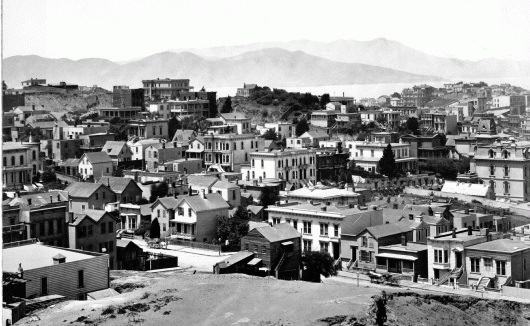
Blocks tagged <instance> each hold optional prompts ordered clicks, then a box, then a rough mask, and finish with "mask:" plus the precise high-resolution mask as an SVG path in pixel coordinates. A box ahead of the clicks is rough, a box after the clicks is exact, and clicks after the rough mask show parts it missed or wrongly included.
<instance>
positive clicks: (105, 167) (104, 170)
mask: <svg viewBox="0 0 530 326" xmlns="http://www.w3.org/2000/svg"><path fill="white" fill-rule="evenodd" d="M78 168H79V175H80V176H81V177H82V178H84V179H88V178H91V177H93V178H95V177H102V176H110V175H112V172H113V171H114V169H115V166H114V163H113V161H112V158H111V157H110V156H109V155H108V154H107V153H106V152H90V153H85V154H83V156H81V159H80V160H79V166H78Z"/></svg>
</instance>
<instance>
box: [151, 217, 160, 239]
mask: <svg viewBox="0 0 530 326" xmlns="http://www.w3.org/2000/svg"><path fill="white" fill-rule="evenodd" d="M149 237H150V238H151V239H158V238H160V223H158V219H157V218H155V219H154V220H153V222H152V223H151V228H150V230H149Z"/></svg>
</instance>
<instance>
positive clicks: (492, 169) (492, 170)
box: [490, 165, 495, 175]
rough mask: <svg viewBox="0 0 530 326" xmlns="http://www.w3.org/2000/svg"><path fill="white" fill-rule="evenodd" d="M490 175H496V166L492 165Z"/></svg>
mask: <svg viewBox="0 0 530 326" xmlns="http://www.w3.org/2000/svg"><path fill="white" fill-rule="evenodd" d="M490 175H495V166H493V165H490Z"/></svg>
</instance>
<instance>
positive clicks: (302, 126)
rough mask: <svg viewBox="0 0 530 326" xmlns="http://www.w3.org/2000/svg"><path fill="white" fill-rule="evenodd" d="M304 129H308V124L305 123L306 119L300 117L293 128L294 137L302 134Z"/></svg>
mask: <svg viewBox="0 0 530 326" xmlns="http://www.w3.org/2000/svg"><path fill="white" fill-rule="evenodd" d="M306 131H309V125H308V124H307V120H306V119H302V120H300V122H298V124H297V125H296V129H295V132H296V137H300V136H302V135H303V134H304V133H305V132H306Z"/></svg>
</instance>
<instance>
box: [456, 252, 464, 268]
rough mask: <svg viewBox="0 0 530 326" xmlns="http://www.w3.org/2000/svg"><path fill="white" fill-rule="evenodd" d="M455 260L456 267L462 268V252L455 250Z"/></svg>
mask: <svg viewBox="0 0 530 326" xmlns="http://www.w3.org/2000/svg"><path fill="white" fill-rule="evenodd" d="M455 260H456V267H457V268H460V267H462V253H461V252H459V251H455Z"/></svg>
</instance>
